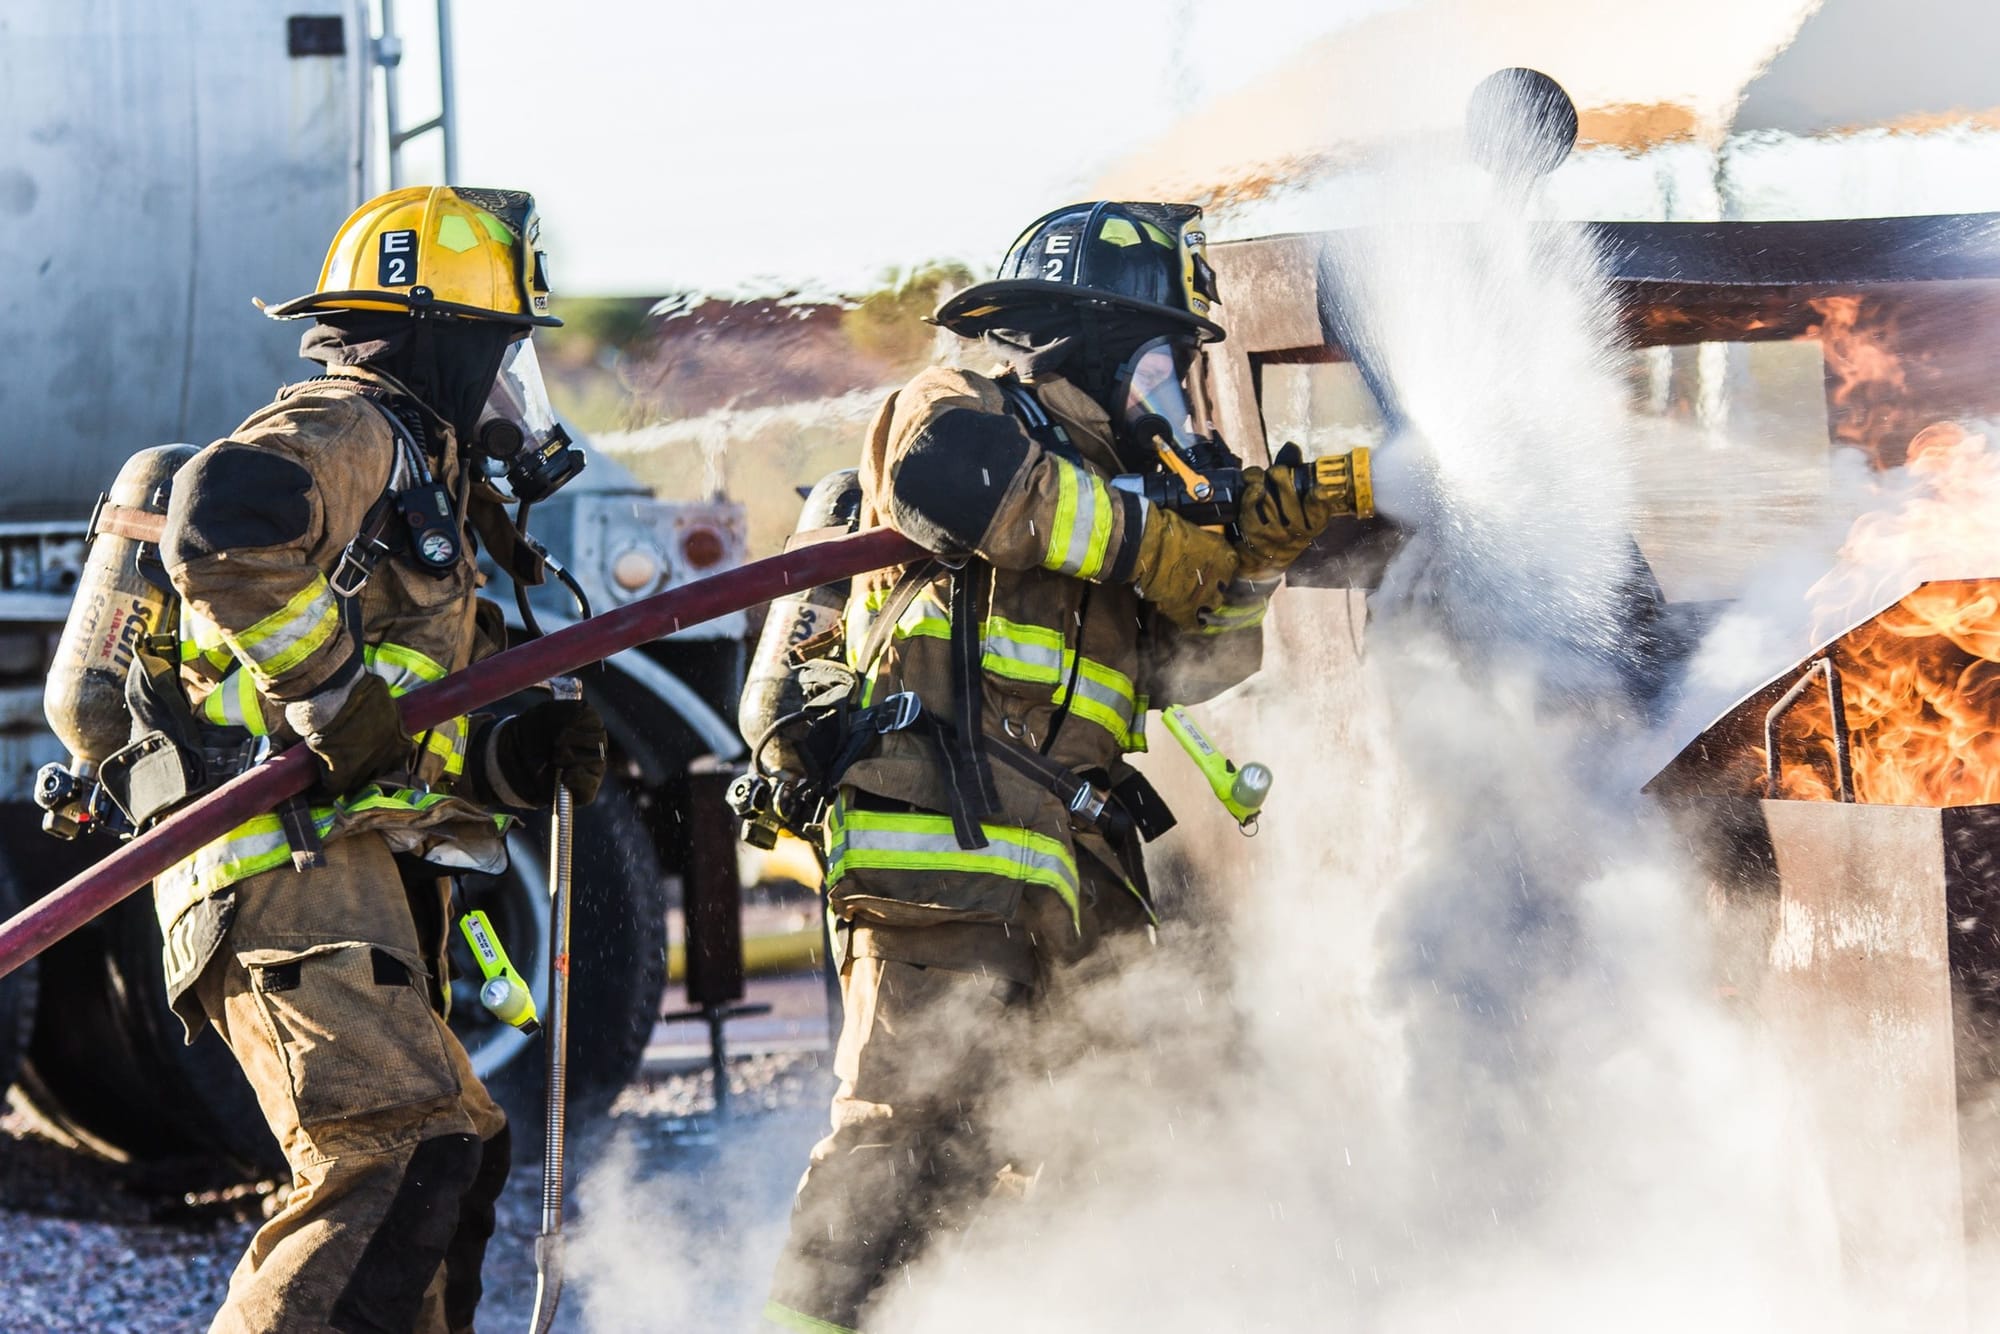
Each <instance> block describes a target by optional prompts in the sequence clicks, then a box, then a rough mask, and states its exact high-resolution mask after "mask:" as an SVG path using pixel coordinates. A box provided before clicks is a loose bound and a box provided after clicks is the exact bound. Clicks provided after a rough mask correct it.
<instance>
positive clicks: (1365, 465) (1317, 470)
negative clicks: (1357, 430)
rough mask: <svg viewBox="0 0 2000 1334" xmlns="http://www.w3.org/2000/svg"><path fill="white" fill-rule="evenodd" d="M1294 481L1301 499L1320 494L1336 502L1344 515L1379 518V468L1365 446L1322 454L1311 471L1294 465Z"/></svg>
mask: <svg viewBox="0 0 2000 1334" xmlns="http://www.w3.org/2000/svg"><path fill="white" fill-rule="evenodd" d="M1292 481H1293V483H1294V484H1295V485H1296V486H1297V487H1298V489H1299V499H1301V500H1304V499H1306V498H1307V496H1309V495H1320V496H1324V497H1327V498H1329V499H1331V500H1333V501H1335V502H1336V503H1337V504H1338V505H1339V507H1340V512H1341V513H1343V514H1352V515H1353V516H1354V517H1355V518H1357V519H1372V518H1374V517H1375V470H1374V466H1373V464H1372V463H1371V462H1370V461H1369V455H1368V447H1367V446H1365V445H1363V446H1361V447H1359V448H1357V449H1354V450H1352V451H1350V452H1349V453H1346V454H1325V455H1322V456H1321V457H1319V458H1316V459H1314V460H1313V461H1312V468H1311V470H1310V471H1308V470H1307V469H1305V468H1294V469H1292Z"/></svg>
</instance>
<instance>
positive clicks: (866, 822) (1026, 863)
mask: <svg viewBox="0 0 2000 1334" xmlns="http://www.w3.org/2000/svg"><path fill="white" fill-rule="evenodd" d="M979 828H980V830H981V832H983V833H984V834H985V835H986V840H987V845H986V846H985V847H983V848H976V849H971V850H967V849H965V848H961V847H959V846H958V839H957V837H956V836H955V835H954V834H953V833H952V827H951V817H950V816H949V815H933V814H931V813H929V812H927V811H907V812H905V811H894V812H891V811H859V810H854V809H852V808H851V807H849V806H848V804H847V801H846V799H845V798H843V799H841V800H840V801H837V802H835V803H834V807H833V810H832V812H831V813H830V814H829V815H828V817H827V825H826V834H827V871H826V883H827V888H828V889H829V890H831V889H833V887H834V886H836V885H838V884H839V883H840V881H841V880H842V878H843V877H845V876H846V875H848V874H849V873H850V872H853V871H857V870H880V871H911V872H916V873H918V874H921V875H990V876H997V877H999V878H1001V879H1003V880H1010V881H1013V880H1018V881H1021V882H1022V883H1024V884H1031V885H1041V886H1042V887H1044V888H1046V889H1050V890H1053V891H1054V892H1055V894H1056V895H1057V897H1059V898H1061V899H1062V901H1063V902H1064V903H1065V904H1067V905H1069V911H1070V918H1071V920H1072V921H1073V922H1075V923H1077V924H1078V926H1079V927H1080V926H1081V923H1082V910H1081V908H1080V907H1079V898H1078V888H1077V886H1078V877H1077V870H1076V861H1075V859H1074V858H1072V857H1071V856H1070V853H1069V849H1068V848H1067V847H1065V846H1063V844H1062V842H1061V841H1060V840H1059V839H1053V838H1050V837H1048V836H1047V835H1045V834H1037V833H1035V832H1033V831H1032V830H1028V829H1021V828H1017V827H1015V826H1012V825H990V824H982V825H980V826H979Z"/></svg>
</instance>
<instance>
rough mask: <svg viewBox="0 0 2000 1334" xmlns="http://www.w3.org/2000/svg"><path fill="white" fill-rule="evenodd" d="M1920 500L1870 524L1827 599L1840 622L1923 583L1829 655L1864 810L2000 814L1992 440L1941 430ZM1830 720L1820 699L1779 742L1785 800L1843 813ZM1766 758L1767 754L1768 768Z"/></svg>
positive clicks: (1832, 577)
mask: <svg viewBox="0 0 2000 1334" xmlns="http://www.w3.org/2000/svg"><path fill="white" fill-rule="evenodd" d="M1903 480H1904V481H1905V482H1906V483H1907V484H1908V486H1909V491H1908V493H1907V494H1906V495H1905V496H1904V497H1903V500H1902V503H1901V504H1900V505H1898V506H1897V507H1896V508H1895V509H1893V510H1884V511H1878V512H1875V513H1872V514H1869V515H1866V516H1864V517H1863V518H1862V519H1861V520H1860V521H1858V522H1857V523H1856V524H1855V525H1854V528H1853V530H1852V531H1851V532H1850V533H1849V536H1848V541H1847V544H1846V546H1845V547H1844V548H1843V550H1842V553H1841V564H1840V566H1839V567H1838V568H1837V569H1835V570H1834V571H1833V572H1832V573H1830V574H1828V575H1827V577H1826V578H1824V579H1822V580H1821V581H1820V582H1819V583H1818V584H1817V585H1815V587H1814V589H1813V597H1814V600H1815V604H1816V605H1817V606H1819V607H1820V608H1821V609H1822V613H1823V614H1824V615H1828V616H1839V617H1841V623H1842V624H1847V623H1850V622H1851V621H1852V619H1853V611H1854V609H1855V608H1857V607H1860V608H1866V607H1868V606H1872V605H1879V602H1880V599H1881V597H1882V596H1883V595H1884V594H1885V592H1891V591H1893V589H1894V588H1908V587H1909V586H1910V584H1911V583H1913V582H1916V581H1917V580H1921V579H1930V580H1932V582H1927V583H1923V584H1922V585H1921V586H1919V587H1918V588H1916V589H1915V590H1914V591H1912V592H1910V593H1908V594H1906V595H1905V596H1903V597H1902V598H1901V599H1900V600H1898V601H1897V602H1896V603H1895V605H1893V606H1891V607H1890V608H1889V609H1888V610H1886V611H1883V612H1881V613H1879V614H1878V615H1876V616H1873V617H1872V618H1870V619H1869V620H1867V621H1866V622H1864V623H1863V624H1861V625H1859V626H1858V627H1856V628H1854V629H1852V630H1849V631H1848V632H1847V633H1845V634H1843V635H1841V636H1840V637H1839V638H1838V639H1837V640H1835V641H1834V643H1833V644H1832V645H1831V647H1830V648H1829V649H1828V650H1827V651H1828V652H1829V653H1831V655H1832V657H1833V661H1834V665H1835V666H1837V667H1838V668H1839V669H1840V673H1841V677H1842V684H1841V695H1842V700H1843V703H1844V705H1845V708H1846V714H1847V718H1846V721H1847V734H1848V748H1849V751H1850V754H1851V756H1852V765H1853V773H1854V792H1855V799H1856V800H1858V801H1864V802H1873V803H1878V804H1885V805H1908V806H1968V805H1984V804H1993V803H2000V578H1994V579H1986V578H1969V579H1968V578H1954V577H1951V576H1952V575H1953V574H1964V573H1968V572H1971V571H1973V570H1977V569H1996V568H2000V457H1996V456H1995V455H1993V454H1992V453H1991V452H1990V451H1989V450H1988V448H1987V441H1986V438H1985V437H1984V436H1982V435H1976V434H1973V433H1971V432H1968V431H1966V430H1964V429H1963V428H1961V427H1958V426H1956V425H1953V424H1951V423H1937V424H1935V425H1933V426H1931V427H1929V428H1926V429H1925V430H1923V431H1921V432H1919V433H1918V434H1917V436H1916V437H1915V439H1913V440H1912V441H1911V442H1910V452H1909V462H1908V464H1907V465H1906V466H1905V468H1904V469H1903ZM1831 730H1832V729H1831V724H1830V715H1829V711H1828V709H1827V707H1826V702H1825V697H1824V694H1823V692H1822V691H1820V690H1819V689H1817V688H1815V689H1814V690H1813V691H1810V692H1808V694H1807V695H1806V697H1805V698H1803V699H1802V700H1800V702H1799V703H1798V705H1797V706H1796V707H1795V708H1794V709H1793V710H1792V711H1791V713H1789V714H1788V715H1787V716H1786V718H1785V721H1784V723H1783V724H1782V726H1781V728H1780V730H1779V734H1778V735H1779V742H1778V744H1779V754H1780V756H1781V758H1783V759H1784V760H1785V764H1784V767H1783V769H1782V779H1781V787H1780V790H1781V793H1782V795H1784V796H1787V797H1793V798H1798V799H1803V800H1814V801H1830V800H1834V799H1835V797H1836V795H1837V792H1836V787H1835V782H1834V779H1835V768H1834V765H1835V759H1834V747H1833V739H1832V735H1831ZM1761 758H1762V756H1761V752H1760V759H1761Z"/></svg>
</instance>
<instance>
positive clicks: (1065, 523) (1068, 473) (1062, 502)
mask: <svg viewBox="0 0 2000 1334" xmlns="http://www.w3.org/2000/svg"><path fill="white" fill-rule="evenodd" d="M1049 461H1050V462H1051V463H1053V464H1055V467H1056V517H1055V522H1054V523H1052V524H1050V525H1049V549H1048V552H1047V553H1046V554H1045V555H1043V557H1042V568H1043V569H1046V570H1058V571H1061V572H1062V573H1064V574H1072V573H1074V571H1072V570H1067V569H1064V568H1063V564H1064V562H1065V561H1067V560H1068V559H1069V539H1070V530H1071V529H1073V528H1075V527H1076V472H1077V470H1076V469H1075V468H1073V467H1071V466H1070V465H1069V464H1067V463H1064V462H1063V461H1062V460H1061V459H1056V458H1052V459H1050V460H1049Z"/></svg>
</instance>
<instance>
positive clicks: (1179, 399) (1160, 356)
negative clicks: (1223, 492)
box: [1119, 338, 1201, 452]
mask: <svg viewBox="0 0 2000 1334" xmlns="http://www.w3.org/2000/svg"><path fill="white" fill-rule="evenodd" d="M1193 362H1194V348H1193V347H1192V346H1190V345H1189V344H1188V343H1187V342H1185V341H1184V340H1181V339H1177V338H1155V339H1153V340H1151V341H1150V342H1147V343H1144V344H1142V345H1141V346H1140V348H1139V350H1138V351H1137V352H1135V353H1133V354H1132V359H1131V361H1129V362H1127V363H1126V365H1127V366H1128V367H1130V369H1129V370H1128V371H1127V372H1126V373H1125V374H1124V375H1123V376H1122V377H1121V378H1122V379H1123V380H1124V382H1125V383H1124V391H1123V393H1122V394H1121V395H1120V396H1119V422H1120V424H1121V425H1122V426H1124V427H1125V429H1126V430H1127V431H1128V432H1131V433H1133V434H1136V435H1139V436H1142V437H1146V436H1151V435H1154V434H1158V433H1161V432H1164V433H1165V434H1167V435H1168V436H1170V437H1171V438H1172V441H1173V444H1174V446H1175V447H1176V448H1177V449H1180V450H1182V451H1183V452H1185V451H1187V450H1190V449H1192V448H1194V447H1195V445H1196V444H1197V443H1198V442H1199V441H1200V439H1201V423H1200V422H1198V421H1196V419H1195V414H1194V408H1193V407H1192V406H1191V405H1190V404H1189V402H1188V396H1187V388H1186V382H1187V373H1188V368H1189V367H1190V366H1191V365H1192V364H1193Z"/></svg>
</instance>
